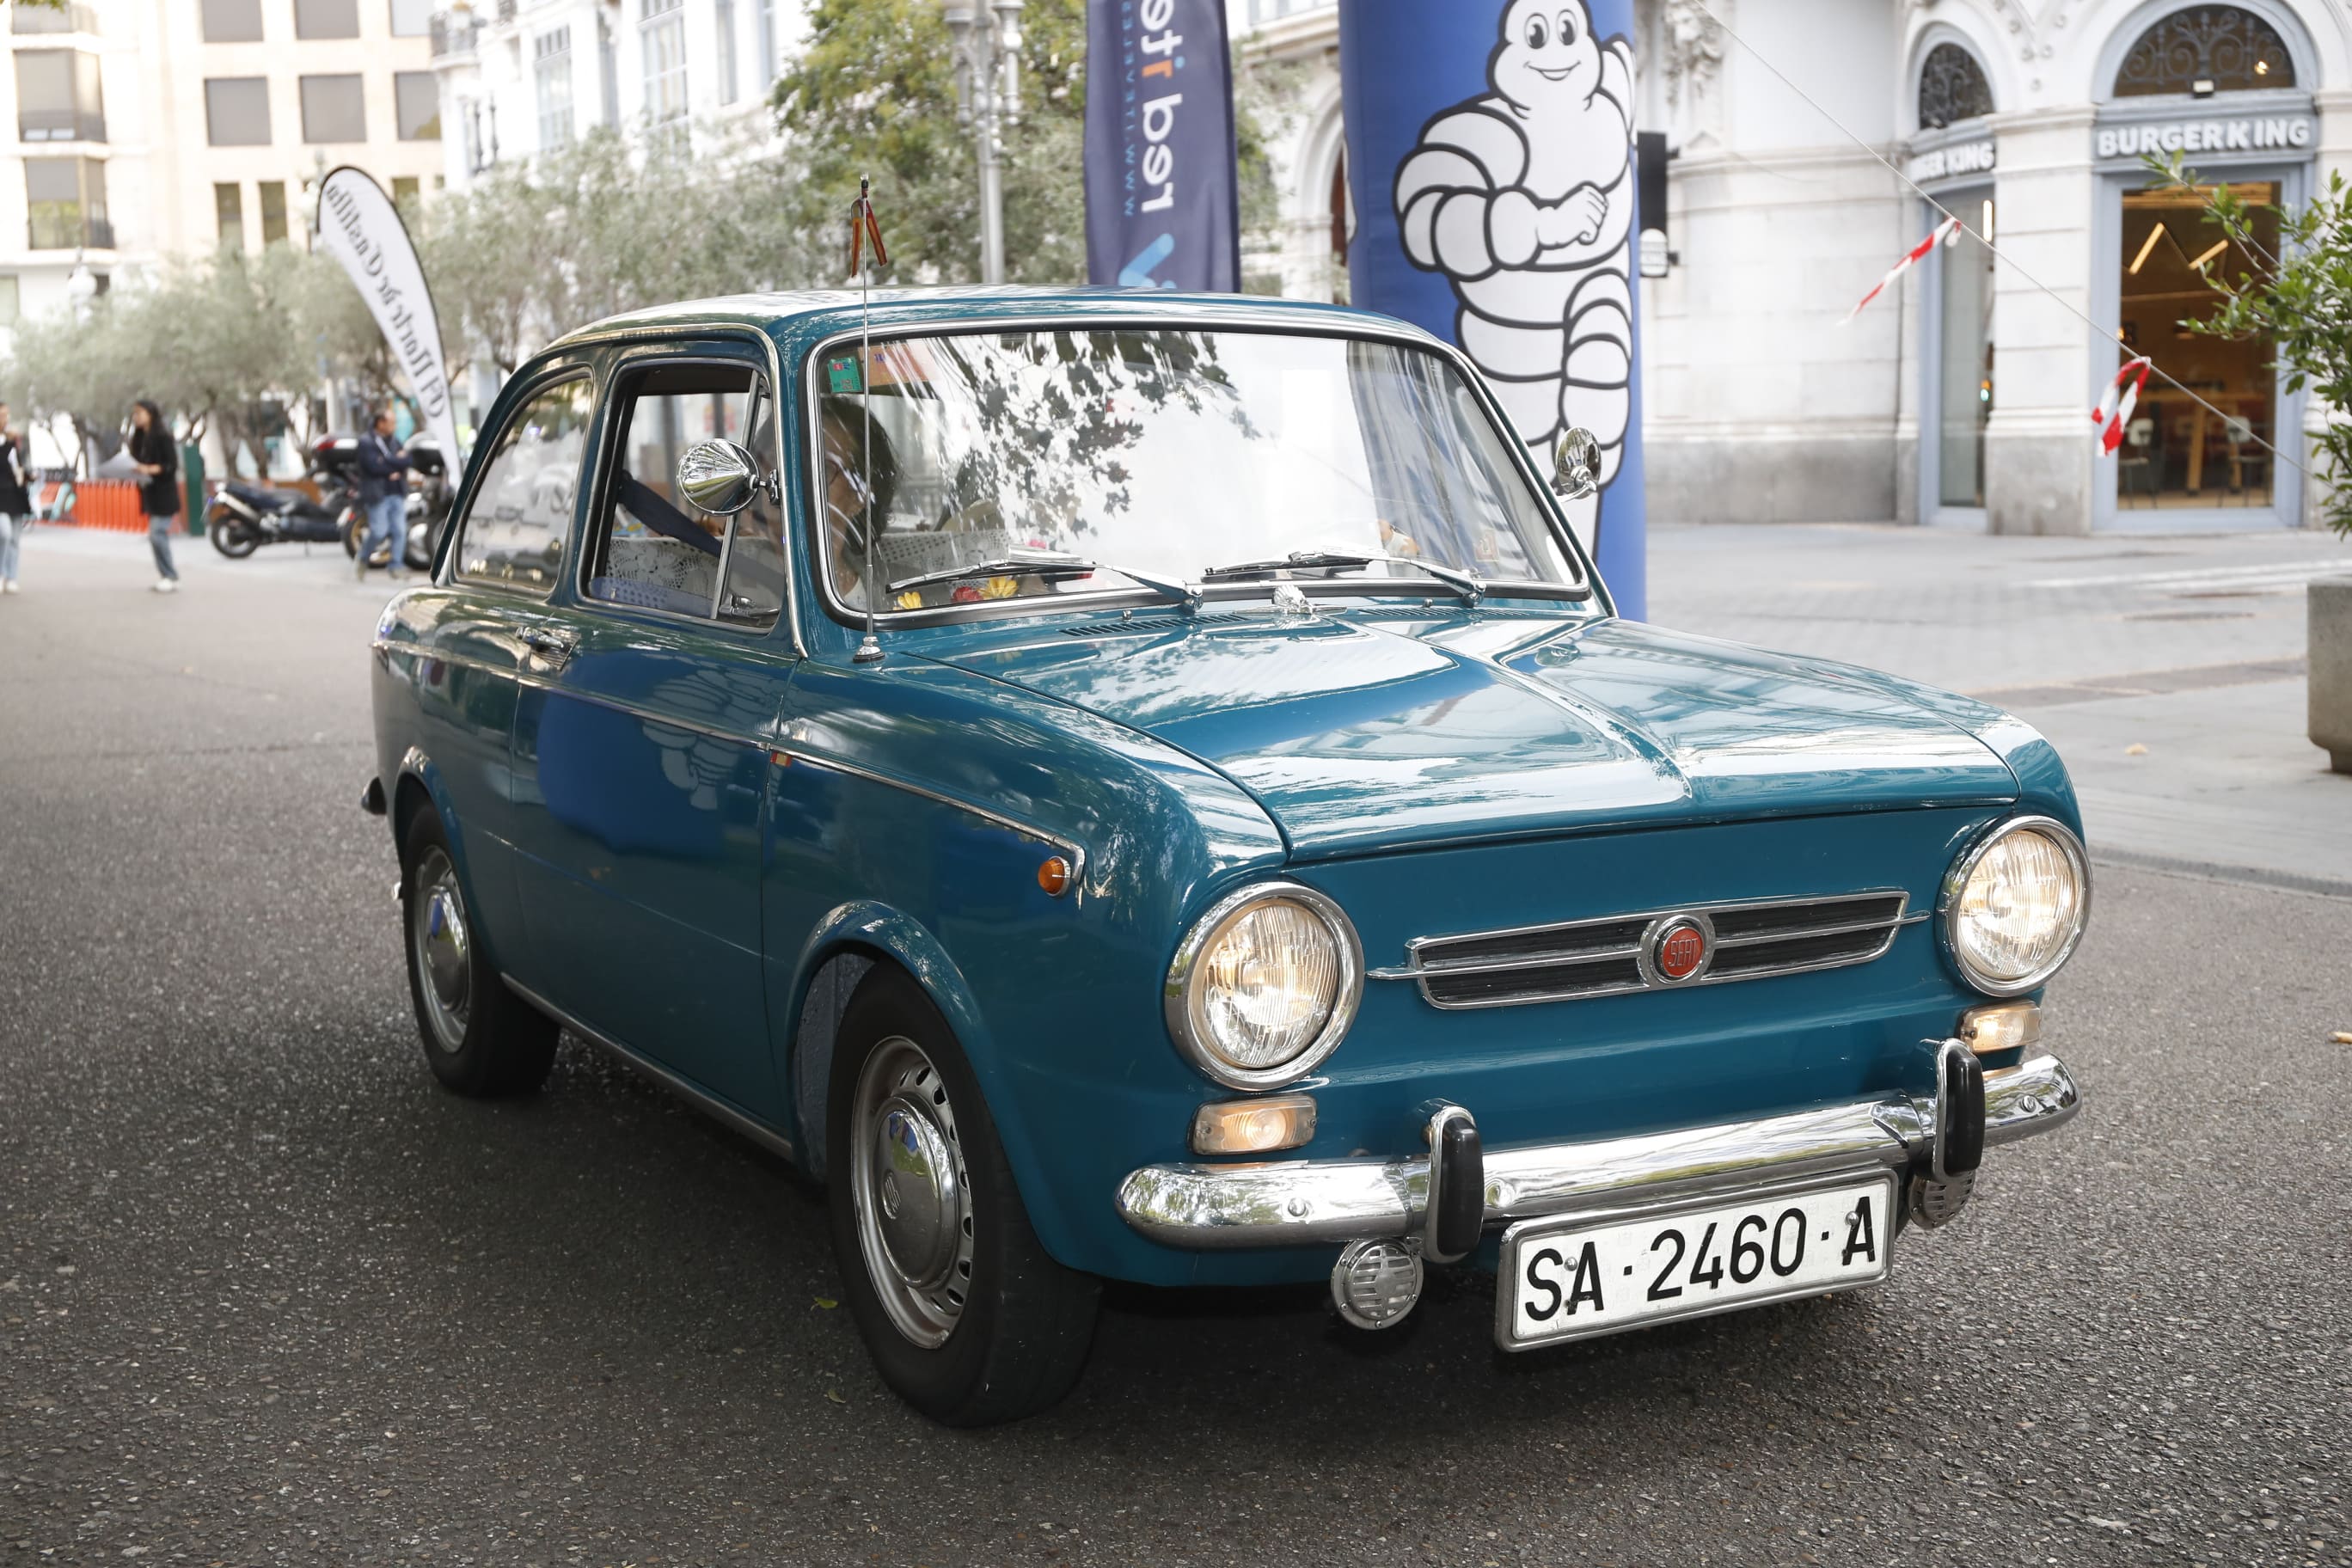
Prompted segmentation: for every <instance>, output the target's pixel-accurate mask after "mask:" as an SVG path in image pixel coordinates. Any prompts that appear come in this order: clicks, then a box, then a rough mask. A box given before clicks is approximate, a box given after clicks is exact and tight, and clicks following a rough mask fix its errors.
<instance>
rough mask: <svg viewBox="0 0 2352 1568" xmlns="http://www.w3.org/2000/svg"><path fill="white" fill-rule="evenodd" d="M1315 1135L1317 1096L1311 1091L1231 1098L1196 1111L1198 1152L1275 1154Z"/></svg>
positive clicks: (1194, 1140)
mask: <svg viewBox="0 0 2352 1568" xmlns="http://www.w3.org/2000/svg"><path fill="white" fill-rule="evenodd" d="M1314 1136H1315V1100H1314V1098H1313V1097H1312V1096H1310V1095H1304V1094H1275V1095H1268V1096H1267V1097H1266V1098H1265V1099H1264V1100H1226V1101H1224V1102H1223V1103H1222V1104H1218V1105H1204V1106H1202V1107H1201V1109H1200V1110H1197V1111H1195V1112H1193V1114H1192V1152H1194V1153H1195V1154H1271V1153H1273V1152H1276V1150H1280V1149H1296V1148H1297V1147H1298V1146H1299V1145H1300V1144H1302V1143H1304V1142H1307V1140H1309V1139H1311V1138H1313V1137H1314Z"/></svg>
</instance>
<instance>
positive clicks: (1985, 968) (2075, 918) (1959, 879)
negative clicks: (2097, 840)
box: [1943, 816, 2091, 996]
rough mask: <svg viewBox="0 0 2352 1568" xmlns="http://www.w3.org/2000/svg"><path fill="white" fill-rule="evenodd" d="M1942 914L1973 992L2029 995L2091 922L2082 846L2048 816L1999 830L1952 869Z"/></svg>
mask: <svg viewBox="0 0 2352 1568" xmlns="http://www.w3.org/2000/svg"><path fill="white" fill-rule="evenodd" d="M1943 911H1944V941H1945V943H1946V945H1947V946H1948V948H1949V949H1950V950H1951V954H1952V961H1953V962H1954V963H1956V964H1958V967H1959V971H1960V973H1961V975H1962V977H1963V978H1965V979H1966V980H1967V981H1968V983H1969V984H1971V985H1973V986H1975V987H1976V988H1977V989H1978V990H1979V991H1982V992H1985V993H1987V994H1990V995H1994V996H2015V995H2017V994H2021V993H2022V992H2026V991H2031V990H2032V989H2033V988H2034V987H2036V986H2038V985H2040V984H2042V982H2043V981H2045V980H2048V979H2049V978H2050V977H2051V976H2052V975H2053V974H2055V973H2057V972H2058V968H2059V966H2060V965H2061V964H2063V963H2065V962H2066V960H2067V959H2068V958H2069V957H2070V956H2072V954H2073V953H2074V944H2075V943H2076V942H2079V941H2081V940H2082V936H2083V925H2084V921H2086V920H2087V919H2088V918H2089V916H2090V912H2091V873H2090V865H2089V862H2088V861H2087V860H2086V858H2084V853H2083V842H2082V840H2081V839H2079V838H2076V837H2074V834H2073V833H2072V832H2071V831H2069V830H2068V828H2067V827H2066V825H2065V824H2064V823H2062V822H2058V821H2055V820H2053V818H2050V817H2047V816H2021V817H2018V818H2015V819H2013V820H2011V821H2009V822H2004V823H2002V824H2001V825H2000V826H1999V827H1997V828H1995V829H1994V830H1993V831H1992V832H1991V833H1990V834H1989V835H1988V836H1987V837H1984V838H1982V839H1979V841H1978V842H1977V843H1976V844H1975V845H1974V846H1973V847H1970V848H1969V851H1968V853H1967V854H1965V855H1962V856H1961V857H1960V858H1959V859H1958V860H1957V861H1955V862H1954V863H1953V866H1952V869H1951V873H1950V875H1948V876H1947V877H1946V878H1945V879H1944V896H1943Z"/></svg>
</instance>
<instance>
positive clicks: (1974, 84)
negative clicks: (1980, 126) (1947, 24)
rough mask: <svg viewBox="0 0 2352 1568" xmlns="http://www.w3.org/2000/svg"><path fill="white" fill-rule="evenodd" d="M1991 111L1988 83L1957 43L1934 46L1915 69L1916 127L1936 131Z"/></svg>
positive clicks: (1973, 58)
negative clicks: (1917, 95) (1917, 107)
mask: <svg viewBox="0 0 2352 1568" xmlns="http://www.w3.org/2000/svg"><path fill="white" fill-rule="evenodd" d="M1991 112H1992V84H1991V83H1990V82H1988V81H1986V80H1985V73H1984V67H1982V66H1980V65H1979V64H1977V58H1976V56H1974V55H1972V54H1970V53H1969V51H1968V50H1966V49H1964V48H1962V47H1960V46H1959V45H1958V44H1937V46H1936V47H1934V48H1932V49H1929V50H1928V51H1927V59H1926V61H1924V62H1923V63H1922V64H1921V65H1920V67H1919V128H1920V129H1921V130H1923V131H1940V130H1942V129H1943V128H1944V127H1945V126H1947V125H1950V124H1953V123H1954V122H1956V121H1962V120H1974V119H1976V118H1977V117H1978V116H1979V115H1983V114H1990V113H1991Z"/></svg>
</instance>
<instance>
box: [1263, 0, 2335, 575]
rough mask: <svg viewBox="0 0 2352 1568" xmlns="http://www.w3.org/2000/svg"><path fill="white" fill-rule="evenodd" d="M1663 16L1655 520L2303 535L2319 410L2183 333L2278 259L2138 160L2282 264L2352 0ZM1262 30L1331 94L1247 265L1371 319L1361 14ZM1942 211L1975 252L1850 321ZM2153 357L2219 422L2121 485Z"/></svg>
mask: <svg viewBox="0 0 2352 1568" xmlns="http://www.w3.org/2000/svg"><path fill="white" fill-rule="evenodd" d="M1638 16H1639V23H1638V27H1637V32H1638V35H1639V36H1638V37H1636V38H1635V39H1634V40H1633V44H1634V49H1635V55H1636V59H1637V62H1638V77H1639V80H1638V85H1637V94H1636V96H1637V99H1638V110H1637V118H1638V121H1639V122H1640V127H1641V128H1642V129H1643V130H1654V131H1659V132H1664V134H1665V137H1666V141H1667V145H1668V147H1669V149H1670V153H1671V162H1670V163H1669V165H1668V182H1667V184H1668V199H1667V203H1666V211H1665V213H1664V221H1663V224H1661V223H1660V221H1659V218H1660V215H1657V214H1644V215H1643V219H1642V222H1643V227H1644V228H1645V229H1663V246H1662V247H1654V248H1663V249H1664V250H1665V251H1668V252H1670V253H1671V258H1672V259H1671V261H1670V263H1669V264H1668V265H1667V266H1666V267H1665V268H1664V274H1663V275H1662V276H1651V277H1646V278H1645V279H1643V292H1642V307H1641V323H1640V327H1641V333H1640V335H1641V353H1642V363H1643V383H1644V385H1643V409H1644V417H1643V436H1644V442H1645V459H1644V460H1645V463H1646V465H1647V474H1648V488H1649V502H1650V514H1651V516H1652V517H1653V518H1654V519H1656V520H1659V521H1685V520H1698V521H1801V520H1802V521H1888V520H1895V521H1905V522H1917V523H1925V524H1939V525H1947V526H1958V527H1966V528H1976V529H1985V530H1990V531H2000V532H2024V533H2075V532H2084V531H2102V532H2104V531H2134V530H2165V531H2178V530H2183V529H2196V530H2207V529H2217V528H2276V527H2294V526H2301V525H2303V524H2304V523H2305V521H2306V520H2307V519H2308V518H2309V516H2310V515H2311V513H2312V510H2313V509H2314V507H2315V502H2316V500H2317V499H2318V498H2316V497H2315V496H2313V495H2312V494H2310V493H2308V491H2309V489H2310V486H2309V485H2307V483H2306V482H2305V479H2304V477H2303V475H2302V473H2301V472H2300V471H2299V470H2298V468H2296V467H2295V466H2294V465H2292V464H2283V463H2280V462H2278V461H2277V460H2276V459H2275V458H2273V457H2272V456H2271V455H2270V454H2269V452H2268V451H2267V449H2266V447H2265V443H2268V444H2269V445H2274V446H2276V447H2280V448H2282V449H2283V450H2284V451H2285V452H2287V453H2288V454H2289V455H2290V456H2291V457H2293V458H2295V460H2296V462H2298V463H2300V462H2303V461H2304V458H2303V457H2302V454H2303V453H2304V452H2305V450H2306V449H2307V448H2306V447H2305V445H2304V442H2303V438H2302V433H2303V431H2304V430H2305V423H2306V421H2308V420H2312V419H2315V418H2316V417H2318V415H2317V413H2316V411H2315V410H2314V409H2313V408H2312V407H2311V406H2310V405H2309V402H2308V399H2307V398H2305V396H2303V395H2294V394H2290V393H2289V392H2288V391H2287V390H2286V386H2285V382H2284V377H2283V376H2281V375H2280V374H2278V372H2277V371H2276V370H2275V368H2274V367H2273V364H2272V363H2271V356H2270V352H2269V348H2268V345H2267V344H2263V343H2259V342H2253V343H2226V342H2215V341H2213V340H2210V339H2205V338H2200V337H2197V336H2195V335H2193V334H2191V333H2189V332H2188V331H2185V330H2183V329H2181V328H2180V327H2179V325H2178V323H2179V321H2182V320H2183V319H2186V318H2190V317H2196V316H2200V315H2201V314H2203V313H2205V312H2206V311H2208V310H2210V307H2211V303H2212V300H2213V299H2214V293H2213V289H2212V288H2211V286H2210V282H2208V281H2207V279H2209V278H2210V276H2212V275H2213V274H2214V273H2216V272H2221V271H2223V270H2224V269H2226V273H2227V274H2228V275H2235V274H2236V273H2238V272H2240V271H2245V270H2256V271H2259V270H2260V269H2261V268H2262V267H2263V265H2264V264H2265V262H2264V258H2263V257H2262V256H2260V255H2252V256H2249V255H2244V254H2241V253H2240V252H2239V251H2238V249H2237V248H2236V247H2232V246H2229V245H2226V244H2222V243H2221V241H2222V239H2223V237H2222V236H2221V233H2220V232H2219V230H2218V229H2214V228H2212V227H2211V226H2210V225H2208V224H2206V223H2205V222H2204V221H2203V220H2202V219H2201V218H2200V215H2199V212H2198V202H2197V198H2196V197H2195V196H2194V195H2192V194H2190V193H2189V192H2183V191H2179V190H2171V191H2168V190H2165V189H2162V188H2159V186H2158V184H2157V183H2156V182H2154V181H2152V179H2151V176H2150V174H2149V172H2148V170H2147V167H2146V165H2145V163H2144V162H2143V160H2144V158H2145V157H2146V156H2147V154H2149V153H2156V154H2158V155H2160V156H2163V155H2170V154H2172V153H2179V155H2180V156H2181V157H2182V158H2183V159H2184V160H2185V162H2186V163H2187V164H2188V165H2189V167H2190V168H2191V169H2193V170H2194V171H2195V172H2196V174H2197V176H2198V179H2199V180H2200V182H2201V183H2202V184H2204V185H2206V186H2208V187H2210V186H2212V185H2214V184H2219V183H2221V182H2224V181H2226V182H2227V183H2228V184H2231V185H2232V186H2233V187H2235V189H2236V191H2237V194H2238V195H2240V196H2241V197H2242V199H2244V200H2245V201H2247V202H2248V203H2249V204H2250V205H2252V208H2253V209H2254V211H2255V214H2256V218H2255V226H2256V235H2257V240H2258V248H2263V249H2266V248H2267V247H2266V246H2263V245H2261V244H2260V241H2261V237H2263V235H2267V234H2273V233H2274V232H2275V229H2276V225H2277V222H2278V218H2279V215H2280V213H2281V212H2283V211H2284V210H2286V209H2290V208H2292V207H2294V205H2297V204H2299V203H2301V202H2302V201H2304V200H2305V199H2307V198H2308V197H2309V196H2310V195H2312V194H2313V193H2314V192H2315V191H2319V190H2321V189H2324V187H2325V184H2326V180H2327V178H2328V176H2329V174H2332V173H2334V172H2336V171H2338V170H2343V169H2345V168H2346V167H2347V163H2352V9H2347V5H2345V4H2343V3H2342V0H2241V3H2240V4H2237V5H2200V4H2182V3H2180V0H2047V3H2044V4H2041V5H2032V4H2029V3H2028V0H1710V3H1709V4H1708V5H1706V7H1705V8H1704V9H1702V8H1701V7H1700V6H1699V5H1696V4H1694V3H1692V0H1644V4H1643V5H1641V6H1640V7H1639V10H1638ZM1234 24H1235V28H1236V31H1237V33H1238V34H1239V35H1240V36H1241V37H1242V38H1243V40H1244V50H1245V52H1246V53H1247V54H1249V55H1250V56H1252V57H1253V58H1263V59H1276V60H1289V61H1295V62H1298V63H1300V64H1301V65H1302V66H1303V67H1304V86H1303V89H1302V95H1301V99H1300V101H1299V110H1300V113H1299V117H1298V118H1297V121H1296V122H1295V123H1294V124H1293V125H1292V127H1291V128H1290V129H1289V130H1288V132H1286V135H1285V136H1284V138H1283V140H1282V142H1281V145H1280V148H1279V163H1280V165H1281V174H1282V178H1283V182H1284V187H1285V191H1284V195H1285V204H1286V210H1285V216H1284V222H1283V225H1282V226H1281V229H1280V231H1279V233H1278V235H1277V236H1276V239H1275V243H1274V244H1272V245H1271V246H1269V247H1265V249H1263V250H1262V252H1261V253H1260V254H1259V255H1257V256H1255V257H1254V258H1251V259H1250V261H1249V262H1248V263H1247V266H1246V268H1245V269H1246V270H1248V271H1250V272H1251V273H1253V274H1254V275H1255V276H1256V277H1258V278H1262V279H1265V286H1276V287H1279V288H1280V289H1282V290H1283V291H1284V292H1286V293H1293V294H1299V295H1307V296H1312V297H1318V298H1338V297H1342V296H1343V294H1344V289H1345V270H1344V257H1345V245H1346V237H1347V234H1348V231H1349V230H1348V214H1349V206H1348V201H1349V187H1350V185H1351V184H1352V185H1355V186H1356V187H1357V188H1356V189H1355V190H1354V192H1353V195H1354V196H1355V198H1356V199H1359V200H1363V199H1385V184H1386V182H1385V181H1383V182H1381V189H1382V192H1383V194H1382V195H1381V197H1379V198H1374V197H1373V196H1371V195H1370V194H1369V193H1368V192H1367V191H1366V190H1365V189H1363V188H1361V184H1360V182H1351V181H1349V179H1348V178H1347V174H1346V170H1345V151H1344V139H1343V137H1342V134H1341V129H1342V128H1341V124H1340V110H1339V80H1338V72H1337V42H1338V26H1339V23H1338V11H1337V8H1336V6H1334V5H1331V4H1330V3H1329V0H1322V3H1319V4H1318V3H1315V0H1236V3H1235V6H1234ZM1776 68H1777V69H1776ZM1784 76H1785V79H1783V78H1784ZM1841 127H1843V129H1841ZM1846 132H1851V133H1852V134H1851V135H1848V134H1847V133H1846ZM1890 165H1891V166H1890ZM1897 170H1899V171H1900V172H1901V174H1902V176H1903V177H1901V178H1898V176H1897V173H1896V171H1897ZM1906 180H1907V181H1908V182H1910V183H1906ZM1945 212H1949V213H1950V214H1952V215H1953V216H1958V217H1960V218H1961V219H1962V220H1963V221H1964V222H1965V223H1966V225H1967V226H1968V228H1969V231H1970V232H1969V233H1968V234H1966V235H1964V236H1963V237H1960V238H1959V239H1958V243H1956V244H1954V245H1951V246H1948V247H1940V248H1938V249H1937V250H1936V251H1934V252H1933V253H1931V254H1930V256H1929V257H1928V258H1927V260H1926V262H1925V263H1924V264H1923V265H1921V266H1920V267H1919V268H1916V269H1914V270H1913V271H1912V272H1911V273H1910V274H1908V275H1907V276H1906V279H1904V281H1903V284H1902V286H1901V288H1900V289H1890V290H1888V291H1887V293H1886V294H1885V295H1883V296H1881V297H1880V298H1879V299H1878V300H1875V301H1874V302H1873V304H1872V305H1871V306H1870V308H1869V309H1868V310H1864V311H1863V312H1862V313H1861V314H1860V315H1859V316H1857V317H1855V318H1854V319H1853V321H1846V317H1847V316H1848V315H1849V313H1850V312H1851V311H1852V310H1853V305H1854V302H1855V301H1856V300H1858V299H1860V298H1861V297H1862V295H1863V294H1864V291H1865V290H1867V289H1869V287H1870V286H1871V285H1872V284H1873V283H1874V282H1876V281H1877V280H1878V279H1879V278H1880V276H1881V275H1882V274H1883V273H1884V272H1885V270H1886V268H1888V267H1889V266H1890V265H1891V264H1892V263H1893V262H1894V260H1895V258H1897V257H1899V256H1900V255H1902V254H1903V253H1904V252H1905V251H1906V250H1907V249H1909V248H1910V247H1912V246H1913V245H1915V244H1916V243H1917V241H1918V240H1919V239H1920V238H1922V237H1925V236H1926V234H1927V232H1928V230H1929V229H1930V228H1931V227H1932V226H1934V225H1935V224H1936V222H1937V221H1938V219H1939V218H1940V217H1941V216H1943V214H1944V213H1945ZM1987 238H1990V242H1991V245H1992V247H1997V249H1998V250H1999V252H2000V258H1998V259H1997V258H1995V256H1994V255H1993V253H1992V251H1990V250H1989V249H1988V248H1987V247H1986V245H1985V243H1984V241H1985V240H1986V239H1987ZM2133 353H2145V354H2147V355H2148V356H2149V357H2150V358H2151V359H2152V360H2153V361H2154V362H2155V363H2156V364H2157V365H2158V367H2160V368H2161V369H2162V370H2163V371H2165V372H2166V373H2168V374H2170V375H2171V376H2173V377H2176V378H2177V379H2178V380H2179V382H2181V383H2183V384H2186V386H2187V387H2188V388H2189V390H2190V391H2193V393H2194V394H2195V395H2194V396H2193V397H2192V396H2190V395H2189V393H2187V392H2184V391H2182V390H2181V389H2180V388H2179V387H2175V386H2172V385H2169V384H2166V383H2164V382H2163V381H2161V380H2160V379H2159V380H2153V381H2151V382H2150V384H2149V385H2148V387H2147V391H2146V393H2145V394H2144V395H2143V396H2142V398H2141V401H2140V404H2139V406H2138V408H2137V411H2136V413H2135V416H2134V418H2133V419H2132V420H2131V421H2130V423H2129V425H2128V426H2127V428H2126V432H2125V440H2124V444H2123V446H2122V447H2121V449H2120V450H2119V451H2118V452H2117V453H2116V455H2115V456H2113V457H2106V456H2102V455H2101V454H2100V453H2099V451H2098V450H2097V447H2096V446H2095V443H2094V441H2093V439H2092V426H2091V423H2090V420H2089V418H2088V414H2089V410H2090V408H2091V406H2092V405H2093V404H2094V403H2095V401H2096V400H2097V398H2098V396H2099V394H2100V392H2101V390H2102V389H2103V387H2104V386H2105V384H2106V383H2107V381H2108V380H2109V379H2110V378H2111V377H2112V376H2113V375H2114V374H2115V373H2116V370H2117V368H2118V367H2119V366H2120V365H2121V364H2122V363H2124V361H2125V360H2126V358H2128V357H2129V356H2130V355H2131V354H2133Z"/></svg>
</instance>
